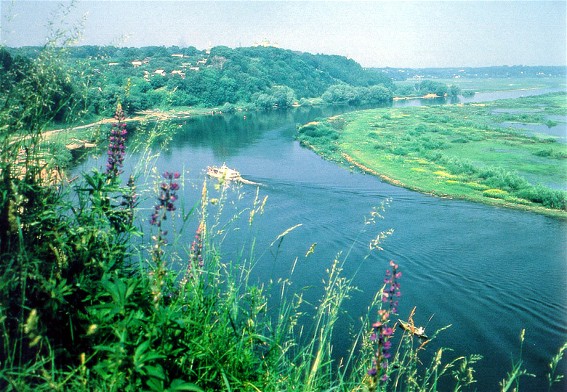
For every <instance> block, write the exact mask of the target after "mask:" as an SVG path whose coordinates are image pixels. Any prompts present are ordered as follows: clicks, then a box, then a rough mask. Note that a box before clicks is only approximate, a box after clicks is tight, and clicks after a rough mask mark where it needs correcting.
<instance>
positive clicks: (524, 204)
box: [298, 94, 567, 218]
mask: <svg viewBox="0 0 567 392" xmlns="http://www.w3.org/2000/svg"><path fill="white" fill-rule="evenodd" d="M566 111H567V108H566V100H565V94H549V95H545V96H539V97H529V98H521V99H515V100H505V101H497V102H492V103H486V104H469V105H449V106H433V107H404V108H384V109H372V110H364V111H358V112H352V113H347V114H344V115H340V116H334V117H331V118H328V119H325V120H321V121H318V122H312V123H309V124H306V125H304V126H302V127H300V129H299V135H298V138H299V140H300V141H301V143H302V144H304V145H307V146H309V147H311V148H312V149H313V150H315V151H316V152H317V153H319V154H321V155H322V156H324V157H326V158H328V159H331V160H337V161H340V162H342V163H345V164H348V165H351V166H358V167H359V168H360V169H362V170H364V171H366V172H369V173H372V174H375V175H379V176H380V177H382V178H383V179H385V180H387V181H389V182H391V183H394V184H396V185H400V186H403V187H406V188H409V189H412V190H416V191H419V192H423V193H429V194H434V195H437V196H442V197H452V198H460V199H467V200H472V201H476V202H482V203H487V204H494V205H500V206H505V207H513V208H520V209H525V210H531V211H536V212H539V213H544V214H549V215H553V216H560V217H564V218H567V212H566V209H567V202H566V200H567V196H566V192H565V191H564V190H562V189H564V185H565V184H566V183H567V170H566V169H567V161H566V159H567V147H566V146H565V144H561V143H558V142H557V141H556V140H555V139H553V138H551V137H547V136H543V135H534V136H528V135H526V134H525V133H524V132H523V131H521V130H517V129H514V128H512V127H511V126H510V124H511V123H512V124H513V123H518V124H526V123H529V124H547V126H554V125H557V122H554V121H551V120H550V119H549V117H548V116H550V115H558V114H559V115H564V114H565V113H566ZM503 122H506V124H507V125H503V124H502V123H503Z"/></svg>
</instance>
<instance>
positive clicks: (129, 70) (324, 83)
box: [2, 46, 395, 116]
mask: <svg viewBox="0 0 567 392" xmlns="http://www.w3.org/2000/svg"><path fill="white" fill-rule="evenodd" d="M41 51H42V48H38V47H24V48H17V49H14V48H9V49H7V50H4V51H3V55H2V56H3V57H5V58H9V61H10V62H14V61H15V62H18V63H19V62H22V61H24V60H22V59H28V58H36V57H37V56H39V54H40V53H41ZM66 52H67V53H66V58H68V61H69V65H70V66H72V67H73V69H74V70H75V71H76V73H77V74H78V75H80V77H81V81H82V82H84V83H85V84H86V85H87V88H86V89H85V91H84V92H85V97H84V101H85V106H86V109H87V111H88V112H89V113H91V114H94V115H105V116H107V115H110V114H111V113H112V110H113V105H114V103H115V102H116V101H117V100H119V101H121V102H122V103H123V105H124V107H125V108H126V110H127V111H128V112H130V113H133V112H137V111H140V110H145V109H152V108H159V107H162V106H165V105H167V106H204V107H219V106H223V105H224V107H225V108H226V109H227V110H230V109H231V108H233V107H234V105H239V106H252V107H255V108H271V107H289V106H291V105H294V104H296V103H299V102H301V101H302V100H305V99H313V98H321V97H322V96H323V95H324V94H325V93H326V92H329V94H327V95H326V97H327V98H329V99H330V100H329V101H327V102H331V103H336V102H338V101H341V102H342V101H347V102H349V103H370V102H376V101H379V102H388V101H390V100H391V99H392V96H393V91H394V89H395V86H394V84H393V83H392V81H391V79H390V78H389V77H387V76H385V75H384V74H382V73H381V72H378V71H375V70H365V69H364V68H362V67H361V66H360V64H358V63H356V62H355V61H354V60H351V59H347V58H346V57H342V56H331V55H320V54H310V53H300V52H293V51H291V50H284V49H278V48H273V47H249V48H236V49H231V48H228V47H224V46H219V47H214V48H211V49H210V50H198V49H196V48H194V47H187V48H180V47H176V46H173V47H157V46H152V47H144V48H119V47H113V46H102V47H99V46H79V47H73V48H68V49H66ZM341 88H343V89H345V88H348V89H349V94H350V95H352V93H354V94H355V95H356V96H357V97H356V99H351V98H352V97H351V98H349V99H346V100H343V99H342V98H341V99H338V98H337V94H336V92H337V91H339V90H340V89H341Z"/></svg>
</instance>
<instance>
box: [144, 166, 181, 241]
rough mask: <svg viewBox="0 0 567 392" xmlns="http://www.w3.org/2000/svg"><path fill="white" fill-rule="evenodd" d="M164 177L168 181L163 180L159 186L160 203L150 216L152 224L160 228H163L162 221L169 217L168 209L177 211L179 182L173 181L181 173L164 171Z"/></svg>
mask: <svg viewBox="0 0 567 392" xmlns="http://www.w3.org/2000/svg"><path fill="white" fill-rule="evenodd" d="M163 178H164V179H165V180H166V181H165V182H162V183H161V185H160V187H159V188H160V191H159V194H158V196H157V199H158V203H157V204H156V205H155V206H154V211H153V213H152V215H151V217H150V224H151V225H154V226H158V227H159V228H161V223H162V221H164V220H166V219H167V215H166V211H169V212H171V211H175V209H176V207H175V201H176V200H177V193H176V191H177V190H179V184H178V183H177V182H174V181H173V180H174V179H178V178H179V173H177V172H175V173H169V172H165V173H163ZM162 234H163V232H162Z"/></svg>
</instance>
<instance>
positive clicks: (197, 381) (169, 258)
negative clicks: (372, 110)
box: [0, 64, 565, 392]
mask: <svg viewBox="0 0 567 392" xmlns="http://www.w3.org/2000/svg"><path fill="white" fill-rule="evenodd" d="M46 67H47V66H46V65H42V64H40V65H39V66H38V69H37V70H36V71H37V73H35V74H34V75H33V77H34V78H37V80H35V81H34V84H33V85H31V86H28V85H27V84H26V83H23V84H16V85H14V86H12V87H11V88H12V89H15V90H14V91H12V92H17V93H18V94H7V96H8V97H10V102H9V103H10V104H6V105H4V106H2V109H0V131H1V132H0V146H1V147H2V148H0V256H1V259H2V263H0V389H2V390H4V391H92V390H97V391H98V390H100V391H139V390H147V391H206V390H207V391H208V390H214V391H217V390H218V391H282V390H289V391H324V390H328V391H331V390H333V391H369V392H370V391H406V390H414V391H436V390H444V389H446V388H447V387H448V388H452V389H454V390H463V389H474V383H475V374H474V368H473V365H474V363H475V362H477V361H478V360H480V358H479V357H478V356H476V355H469V356H457V355H452V354H451V355H450V356H448V355H447V352H448V351H450V350H448V349H444V348H442V347H441V346H440V345H439V344H438V343H437V337H438V335H439V334H440V333H441V332H442V331H436V332H434V333H433V334H432V335H431V337H430V340H428V341H427V344H425V343H423V342H422V341H421V340H420V339H418V338H417V337H415V336H414V335H413V334H411V333H409V332H407V331H402V330H401V328H397V325H396V321H395V318H396V317H398V316H399V315H398V314H397V305H398V304H397V301H398V294H399V293H400V292H401V290H402V289H401V287H403V286H401V285H400V282H403V280H402V275H401V271H402V270H403V268H401V267H399V266H398V265H396V264H395V263H393V262H392V263H391V264H390V268H391V269H390V270H388V271H387V272H386V275H385V277H384V280H381V277H377V280H378V281H381V282H384V285H383V286H382V288H381V289H380V290H379V291H378V292H377V293H376V296H375V298H374V300H373V301H372V302H371V303H370V304H369V305H368V312H367V313H366V314H365V315H364V316H363V317H362V318H361V320H360V322H358V323H357V324H356V325H355V327H354V328H355V331H358V332H357V333H355V334H354V338H353V340H352V342H351V343H352V349H351V350H350V354H349V355H348V356H347V357H346V358H343V360H342V361H341V362H339V359H337V358H335V357H334V356H333V350H332V342H333V339H335V338H337V336H336V335H335V325H336V324H337V321H338V320H339V318H341V317H343V309H344V308H343V306H344V303H345V301H346V300H348V298H349V294H350V293H351V292H352V291H353V290H355V289H356V288H355V287H353V285H352V277H346V276H344V275H343V271H342V266H343V264H344V263H345V262H347V259H346V258H344V257H342V258H341V257H339V256H337V258H336V259H335V260H330V261H329V268H328V272H327V275H326V276H325V277H324V282H323V289H324V290H323V294H322V296H321V298H320V299H319V300H316V301H313V302H312V303H307V302H306V301H305V300H304V298H303V295H302V290H301V288H295V287H294V286H293V284H292V283H291V279H290V278H286V279H282V280H280V281H278V282H276V283H275V287H276V288H277V289H278V290H271V289H272V287H268V284H267V283H266V282H260V281H256V280H254V279H252V276H253V275H252V271H253V269H254V265H255V261H256V254H257V253H256V249H255V239H254V236H253V235H250V236H248V235H244V236H243V237H242V240H241V242H240V244H239V245H240V247H241V251H239V252H237V255H236V256H227V255H226V254H224V253H223V241H224V239H225V238H226V236H227V235H232V234H230V233H236V232H238V233H239V234H240V233H243V232H247V233H253V231H252V230H251V227H252V225H253V222H254V219H260V218H261V214H262V211H263V210H264V208H265V204H266V199H265V198H262V197H261V195H260V194H259V192H258V193H257V197H256V198H255V200H254V201H253V203H252V205H251V206H249V207H248V208H247V209H243V210H237V211H234V210H233V209H232V208H227V206H230V205H231V203H230V200H231V197H233V196H234V195H231V194H230V192H232V188H230V187H229V186H225V185H226V184H223V183H219V184H207V183H205V184H203V186H202V191H201V193H200V195H198V196H197V197H193V199H192V200H190V201H189V203H184V204H185V205H193V207H192V208H190V209H189V210H185V209H184V208H178V207H177V206H178V204H179V203H178V198H179V197H180V194H187V193H189V192H187V193H185V192H181V190H183V187H184V186H189V185H190V184H187V183H186V178H185V176H184V173H178V172H175V171H172V172H164V173H163V174H162V175H161V176H160V175H157V174H155V173H157V172H158V169H157V168H155V167H153V165H152V163H153V162H156V161H157V159H156V156H157V155H156V153H155V152H154V151H152V146H153V145H154V143H153V141H154V140H158V141H159V140H164V139H167V138H168V137H169V136H168V132H167V131H164V130H163V129H162V127H154V128H150V129H149V130H147V131H144V130H141V131H140V132H138V136H139V138H140V139H144V140H145V141H146V142H147V144H146V145H145V146H143V145H142V146H139V147H138V148H140V149H141V150H142V151H144V154H143V156H144V157H146V158H144V159H143V160H141V161H139V162H137V165H136V170H137V171H139V175H128V174H129V173H122V170H123V168H124V166H123V159H124V158H125V151H124V150H125V146H126V145H127V144H126V143H125V140H126V136H127V127H126V124H125V120H126V119H125V118H124V116H123V112H122V110H121V106H120V105H117V111H116V120H115V125H112V126H110V129H106V130H105V132H104V134H105V135H107V137H108V138H107V140H106V142H107V145H108V147H109V154H108V160H107V167H106V169H105V170H104V171H101V170H98V169H96V168H94V169H92V170H91V171H89V172H87V173H83V174H82V175H81V176H80V178H78V179H77V180H76V181H75V182H73V183H72V184H69V183H67V182H65V181H62V180H61V177H60V176H58V175H57V172H58V170H57V168H58V166H59V163H60V162H59V161H58V159H59V157H58V156H56V155H49V154H45V153H44V149H43V147H44V145H43V144H42V143H43V138H44V134H43V131H44V129H45V124H48V123H50V122H51V119H52V113H50V111H49V110H45V108H46V105H45V102H43V101H42V100H41V99H38V97H41V96H42V94H41V93H46V91H47V92H51V91H56V92H58V91H59V90H57V88H58V87H57V85H56V84H53V78H52V77H51V76H50V74H49V72H46V70H47V71H48V70H49V68H46ZM35 82H37V83H35ZM28 87H30V88H28ZM42 89H45V90H46V91H42ZM38 90H39V91H38ZM22 107H23V108H26V110H28V111H27V112H26V113H24V114H25V118H24V120H25V121H23V120H22V117H21V116H22V113H21V112H18V111H17V110H15V109H18V108H22ZM396 118H400V117H399V116H397V115H395V116H392V119H396ZM340 124H342V125H343V126H346V122H343V123H341V121H340V118H336V119H335V120H333V125H330V126H329V128H328V130H332V131H333V132H335V133H332V134H331V136H332V137H330V138H329V140H330V141H336V140H339V137H338V131H334V130H333V129H335V128H334V127H335V126H337V125H340ZM315 125H317V124H315ZM339 128H340V127H339ZM343 128H344V127H343ZM314 129H316V128H314ZM341 129H342V128H341ZM14 134H19V135H21V136H22V137H21V138H15V137H14ZM431 142H432V143H435V141H431ZM416 164H422V165H424V167H425V168H427V167H426V166H427V165H426V164H427V160H426V159H420V160H419V161H416ZM160 169H161V168H160ZM175 169H176V168H173V170H175ZM160 171H161V170H160ZM436 171H437V173H438V175H439V176H440V177H442V178H447V181H454V179H453V178H454V177H453V176H452V175H450V172H449V171H447V170H444V169H442V168H436ZM152 173H153V174H152ZM143 176H146V178H153V181H150V183H146V182H144V181H141V182H140V178H142V177H143ZM487 189H488V188H487ZM142 196H147V197H149V198H150V199H149V200H151V201H153V203H154V204H153V207H152V208H150V209H149V211H148V209H143V208H141V207H140V205H139V201H140V198H141V197H142ZM379 216H380V214H379V212H377V211H374V213H373V215H372V217H373V219H375V218H376V217H379ZM241 218H244V220H245V221H247V222H248V223H247V224H244V225H243V226H238V222H240V221H242V219H241ZM246 218H247V219H246ZM367 223H370V222H367ZM291 230H293V228H291V229H288V230H285V231H283V232H282V234H281V235H280V236H278V237H277V238H276V240H275V241H274V243H273V244H272V246H274V245H275V246H278V247H279V246H281V243H282V241H283V238H284V237H285V235H287V233H289V232H291ZM381 236H382V233H381V234H380V235H379V236H378V237H377V238H376V239H375V240H373V242H372V243H371V244H370V245H371V249H374V250H379V249H380V248H379V240H380V239H381V238H382V237H381ZM239 238H241V237H239ZM315 251H316V250H315V249H312V250H311V252H315ZM276 253H277V250H276ZM290 274H291V272H290ZM275 293H277V295H276V294H275ZM412 318H413V313H412V314H411V315H410V316H409V320H408V321H409V322H410V323H413V321H412ZM340 338H343V337H342V336H341V337H340ZM428 350H434V352H433V355H432V357H433V359H432V360H431V361H427V360H426V359H425V358H427V357H428V356H431V354H432V353H431V352H430V351H428ZM564 350H565V347H563V348H562V349H560V351H559V353H558V354H557V355H556V356H554V357H553V358H551V363H550V372H549V374H548V383H549V385H550V386H551V385H553V384H554V383H556V382H559V381H561V378H562V375H558V374H556V370H557V366H558V363H559V362H560V361H561V360H562V357H563V353H564ZM525 375H526V372H525V370H524V368H523V366H522V362H521V358H520V359H518V361H517V362H515V363H514V367H513V369H512V371H511V372H510V373H509V374H508V375H507V377H506V379H505V380H504V381H503V383H502V385H503V388H504V389H507V388H508V386H512V385H513V386H516V387H517V386H518V385H520V379H521V377H523V376H525ZM442 385H443V387H442Z"/></svg>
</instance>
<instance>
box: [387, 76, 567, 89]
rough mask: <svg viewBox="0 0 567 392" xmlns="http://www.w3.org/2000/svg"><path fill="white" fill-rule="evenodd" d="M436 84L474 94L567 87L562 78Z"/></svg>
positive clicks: (412, 81) (413, 81) (455, 80)
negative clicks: (453, 86)
mask: <svg viewBox="0 0 567 392" xmlns="http://www.w3.org/2000/svg"><path fill="white" fill-rule="evenodd" d="M422 80H423V79H417V78H411V79H407V80H404V81H399V82H396V83H395V84H396V86H408V85H410V86H413V85H415V84H416V83H420V82H421V81H422ZM431 80H435V81H436V82H440V83H445V84H447V85H448V86H450V85H453V84H454V85H456V86H458V87H459V88H460V89H461V90H463V91H464V90H470V91H475V92H492V91H509V90H533V89H540V88H556V87H563V88H564V87H565V86H566V85H567V83H566V81H565V79H564V78H558V77H540V78H535V77H534V78H490V77H482V78H447V79H431Z"/></svg>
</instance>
